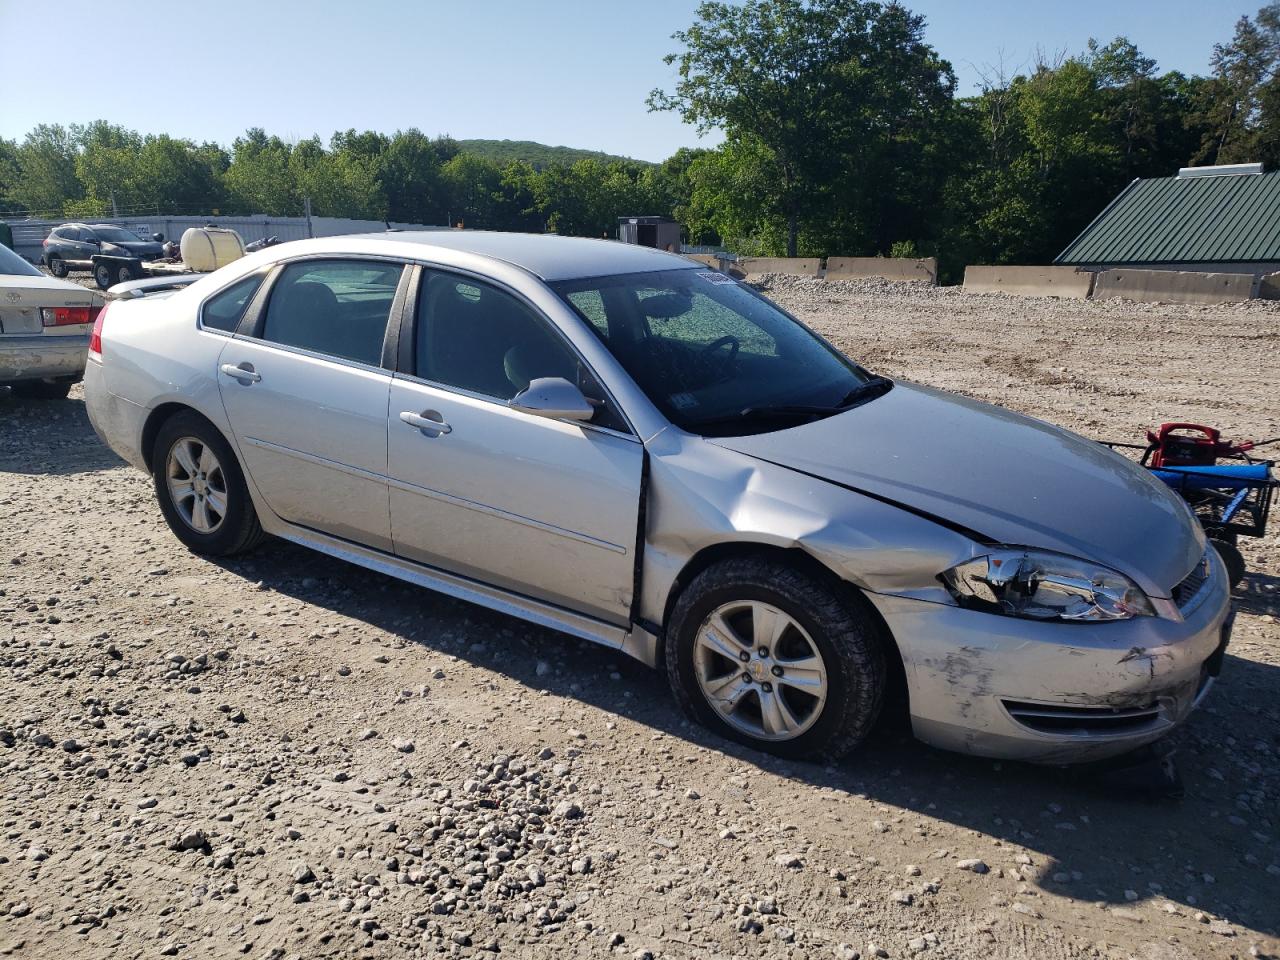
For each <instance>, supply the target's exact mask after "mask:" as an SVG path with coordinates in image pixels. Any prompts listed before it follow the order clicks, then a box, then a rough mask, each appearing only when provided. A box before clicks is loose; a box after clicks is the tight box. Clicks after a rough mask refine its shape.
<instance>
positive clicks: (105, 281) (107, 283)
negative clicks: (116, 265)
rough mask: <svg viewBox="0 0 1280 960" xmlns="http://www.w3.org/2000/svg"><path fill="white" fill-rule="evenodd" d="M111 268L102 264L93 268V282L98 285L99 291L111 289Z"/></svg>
mask: <svg viewBox="0 0 1280 960" xmlns="http://www.w3.org/2000/svg"><path fill="white" fill-rule="evenodd" d="M111 273H112V271H111V267H109V266H108V265H107V264H105V263H100V264H98V265H97V266H95V267H94V268H93V282H94V283H96V284H97V285H98V289H99V290H107V289H109V288H110V287H111Z"/></svg>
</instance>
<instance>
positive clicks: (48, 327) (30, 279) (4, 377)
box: [0, 244, 102, 400]
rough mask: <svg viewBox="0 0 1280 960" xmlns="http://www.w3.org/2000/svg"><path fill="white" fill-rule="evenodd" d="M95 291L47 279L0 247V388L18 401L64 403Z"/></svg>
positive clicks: (76, 374)
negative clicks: (7, 387) (16, 397)
mask: <svg viewBox="0 0 1280 960" xmlns="http://www.w3.org/2000/svg"><path fill="white" fill-rule="evenodd" d="M101 306H102V296H101V294H99V293H98V292H97V291H94V290H86V289H85V288H84V287H81V286H78V285H77V284H74V283H70V282H68V281H66V280H58V279H56V278H54V277H47V276H45V275H44V274H43V273H41V272H40V271H39V270H37V269H36V268H35V267H33V266H32V265H31V264H29V263H27V261H25V260H23V259H22V257H20V256H18V255H17V254H16V253H14V252H13V251H12V250H10V249H9V248H8V247H6V246H4V245H3V244H0V387H2V386H5V385H8V386H9V387H10V388H11V389H12V391H13V393H14V394H15V395H16V396H19V397H35V398H40V399H46V400H57V399H61V398H64V397H66V395H67V394H68V393H69V392H70V391H71V387H72V385H73V384H75V383H77V382H78V381H79V380H80V377H81V375H82V374H83V373H84V364H85V354H86V353H87V352H88V347H89V330H90V326H91V324H92V323H93V320H94V318H95V317H96V316H97V314H98V310H99V308H100V307H101Z"/></svg>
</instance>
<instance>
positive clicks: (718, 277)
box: [698, 272, 737, 283]
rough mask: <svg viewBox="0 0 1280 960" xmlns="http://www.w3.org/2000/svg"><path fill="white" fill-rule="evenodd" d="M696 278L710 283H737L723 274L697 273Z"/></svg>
mask: <svg viewBox="0 0 1280 960" xmlns="http://www.w3.org/2000/svg"><path fill="white" fill-rule="evenodd" d="M698 276H700V277H701V278H702V279H703V280H710V281H711V282H712V283H737V281H736V280H734V279H733V277H731V276H729V275H728V274H724V273H711V272H707V273H699V274H698Z"/></svg>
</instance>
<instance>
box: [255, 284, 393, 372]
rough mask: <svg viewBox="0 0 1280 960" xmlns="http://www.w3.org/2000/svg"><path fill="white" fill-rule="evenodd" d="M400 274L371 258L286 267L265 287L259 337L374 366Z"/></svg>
mask: <svg viewBox="0 0 1280 960" xmlns="http://www.w3.org/2000/svg"><path fill="white" fill-rule="evenodd" d="M402 271H403V267H402V266H401V265H400V264H398V263H378V262H376V261H371V260H315V261H306V262H302V263H291V264H289V266H287V267H285V268H284V271H283V272H282V273H281V274H280V278H279V279H278V280H277V281H276V283H275V285H274V286H273V287H272V289H271V300H270V301H269V302H268V304H267V316H266V322H265V323H264V324H263V329H262V339H263V340H268V341H270V342H272V343H279V344H282V345H284V346H289V347H300V348H302V349H304V350H313V351H315V352H316V353H323V354H327V355H328V356H331V357H338V358H339V359H342V360H354V361H356V362H358V363H367V364H369V365H370V366H378V365H379V364H380V363H381V362H382V341H383V338H384V337H385V336H386V332H387V319H388V318H389V317H390V315H391V303H392V301H393V300H394V299H395V295H396V286H397V285H398V284H399V282H400V274H401V272H402Z"/></svg>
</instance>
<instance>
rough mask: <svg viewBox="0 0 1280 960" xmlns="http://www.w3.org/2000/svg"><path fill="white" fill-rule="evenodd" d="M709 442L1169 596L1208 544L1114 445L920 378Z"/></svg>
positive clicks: (1170, 496) (1182, 510) (1172, 498)
mask: <svg viewBox="0 0 1280 960" xmlns="http://www.w3.org/2000/svg"><path fill="white" fill-rule="evenodd" d="M708 442H710V443H714V444H717V445H719V446H722V447H725V448H727V449H730V450H734V451H737V452H738V453H742V454H746V455H748V456H751V457H756V458H758V459H761V460H767V461H769V462H771V463H775V464H778V465H780V466H785V467H789V468H791V469H794V470H799V471H802V472H804V473H806V474H810V475H812V476H816V477H819V478H821V479H824V480H827V481H829V482H831V483H835V484H839V485H841V486H844V487H848V488H851V489H853V490H856V491H861V492H865V493H867V494H870V495H871V496H874V497H877V498H880V499H884V500H889V501H892V502H894V503H897V504H899V505H901V506H903V507H905V508H907V509H910V510H914V511H916V512H921V513H926V514H929V515H932V516H933V517H935V518H937V519H939V520H941V521H944V522H946V523H949V524H952V525H956V526H960V527H964V528H966V529H967V530H968V531H971V532H972V533H975V534H977V535H979V536H981V537H983V538H986V539H988V540H993V541H997V542H999V543H1006V544H1017V545H1021V546H1030V547H1039V548H1041V549H1046V550H1054V551H1057V552H1060V553H1067V554H1071V555H1073V556H1077V557H1082V558H1085V559H1089V560H1094V561H1096V562H1098V563H1102V564H1105V565H1107V566H1109V567H1112V568H1114V569H1116V570H1119V571H1121V572H1122V573H1125V574H1128V575H1129V576H1131V577H1133V578H1134V579H1135V580H1136V581H1137V582H1138V584H1139V586H1141V587H1142V588H1143V589H1144V590H1145V591H1147V592H1148V593H1149V594H1151V595H1152V596H1158V597H1167V596H1169V595H1170V591H1171V590H1172V588H1173V587H1174V586H1175V585H1176V584H1177V583H1179V582H1180V581H1181V580H1182V578H1183V577H1185V576H1186V575H1187V574H1188V573H1189V572H1190V570H1191V569H1192V567H1193V566H1194V565H1195V563H1196V562H1197V561H1198V560H1199V558H1200V556H1201V555H1202V554H1203V552H1204V549H1205V542H1204V536H1203V533H1202V532H1201V531H1200V528H1199V526H1198V525H1197V524H1196V523H1195V522H1194V521H1193V520H1192V518H1191V516H1190V513H1189V512H1188V510H1187V508H1186V505H1185V504H1184V503H1183V502H1182V501H1181V500H1180V499H1179V498H1178V496H1177V495H1176V494H1174V493H1173V492H1172V491H1170V490H1169V489H1168V488H1167V487H1166V486H1165V485H1164V484H1163V483H1161V482H1160V481H1158V480H1156V479H1155V478H1154V477H1152V476H1150V474H1148V472H1147V471H1146V470H1144V469H1142V468H1141V467H1139V466H1138V465H1137V464H1135V463H1134V462H1133V461H1131V460H1128V459H1126V458H1125V457H1122V456H1120V455H1119V454H1117V453H1115V452H1114V451H1112V450H1110V449H1108V448H1107V447H1104V446H1102V445H1101V444H1099V443H1095V442H1094V441H1091V440H1086V439H1085V438H1083V437H1080V436H1077V435H1076V434H1074V433H1071V432H1069V431H1067V430H1063V429H1061V428H1059V427H1055V426H1053V425H1051V424H1048V423H1044V422H1042V421H1040V420H1035V419H1032V418H1031V417H1026V416H1022V415H1021V414H1017V413H1012V412H1011V411H1008V410H1005V409H1003V408H1001V407H995V406H991V405H990V404H986V403H980V402H978V401H975V400H968V399H965V398H963V397H958V396H955V395H953V394H948V393H944V392H942V391H938V390H932V389H929V388H927V387H921V386H918V385H915V384H906V383H901V382H899V383H898V384H897V385H896V386H895V387H894V389H892V390H890V391H889V392H888V393H886V394H885V395H884V396H882V397H880V398H878V399H876V400H872V401H870V402H869V403H866V404H863V405H862V406H859V407H855V408H854V409H852V410H849V411H847V412H845V413H841V414H838V415H836V416H833V417H827V418H825V419H823V420H819V421H816V422H814V423H808V424H804V425H802V426H798V427H793V428H791V429H787V430H779V431H775V432H772V433H763V434H757V435H754V436H745V437H715V438H709V439H708Z"/></svg>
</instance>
